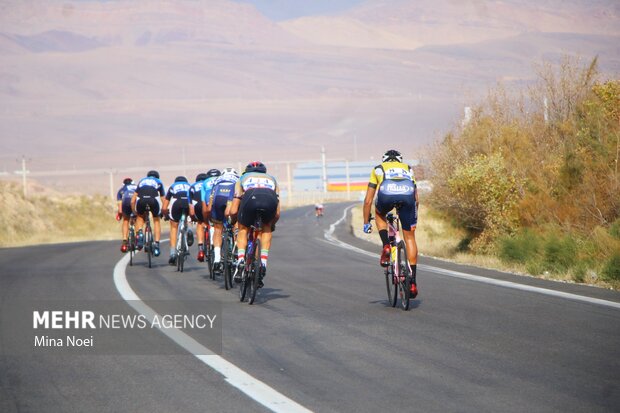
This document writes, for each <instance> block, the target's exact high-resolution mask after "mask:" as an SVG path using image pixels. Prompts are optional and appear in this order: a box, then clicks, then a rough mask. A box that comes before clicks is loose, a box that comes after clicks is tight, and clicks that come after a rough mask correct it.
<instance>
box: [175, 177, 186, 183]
mask: <svg viewBox="0 0 620 413" xmlns="http://www.w3.org/2000/svg"><path fill="white" fill-rule="evenodd" d="M174 182H187V178H186V177H184V176H177V177H176V178H174Z"/></svg>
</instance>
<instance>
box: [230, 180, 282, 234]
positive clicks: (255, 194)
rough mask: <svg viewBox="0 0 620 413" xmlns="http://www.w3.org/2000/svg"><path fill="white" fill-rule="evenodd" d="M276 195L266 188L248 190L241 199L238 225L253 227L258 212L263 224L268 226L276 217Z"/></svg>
mask: <svg viewBox="0 0 620 413" xmlns="http://www.w3.org/2000/svg"><path fill="white" fill-rule="evenodd" d="M278 202H279V201H278V195H277V194H276V193H275V191H272V190H271V189H268V188H252V189H248V190H247V191H246V192H245V193H244V194H243V198H241V205H240V206H239V223H240V224H241V225H244V226H246V227H249V226H252V225H254V223H255V222H256V218H257V215H258V212H259V211H260V212H261V214H262V220H263V224H268V223H270V222H271V221H273V219H274V218H275V216H276V212H277V210H278Z"/></svg>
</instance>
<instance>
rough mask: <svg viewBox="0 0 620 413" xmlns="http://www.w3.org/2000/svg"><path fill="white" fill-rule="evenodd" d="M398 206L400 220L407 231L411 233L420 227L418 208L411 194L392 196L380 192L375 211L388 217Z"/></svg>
mask: <svg viewBox="0 0 620 413" xmlns="http://www.w3.org/2000/svg"><path fill="white" fill-rule="evenodd" d="M396 205H399V206H400V208H399V209H398V218H399V219H400V222H401V225H402V227H403V229H404V230H405V231H410V230H411V229H412V228H415V227H416V225H418V208H417V207H416V202H415V198H414V197H413V196H411V194H407V195H392V194H384V193H382V192H379V194H378V195H377V200H376V202H375V209H376V210H377V212H378V213H379V214H381V215H386V214H387V213H388V212H390V211H391V210H392V209H393V208H394V207H395V206H396Z"/></svg>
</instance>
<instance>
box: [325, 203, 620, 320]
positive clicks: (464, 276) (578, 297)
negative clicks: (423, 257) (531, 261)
mask: <svg viewBox="0 0 620 413" xmlns="http://www.w3.org/2000/svg"><path fill="white" fill-rule="evenodd" d="M354 206H355V205H351V206H348V207H347V208H345V209H344V213H343V215H342V217H341V218H340V219H339V220H338V221H336V222H334V223H333V224H331V225H330V226H329V230H326V231H325V239H326V240H327V241H328V242H330V243H331V244H333V245H337V246H339V247H341V248H346V249H348V250H351V251H355V252H358V253H360V254H364V255H367V256H370V257H373V258H375V257H376V258H379V254H375V253H372V252H368V251H366V250H363V249H361V248H358V247H356V246H353V245H351V244H347V243H346V242H344V241H341V240H339V239H337V238H336V237H335V236H334V231H335V230H336V226H338V225H339V224H340V223H341V222H342V221H344V220H345V219H346V218H347V213H348V212H349V210H350V209H351V208H353V207H354ZM418 268H420V269H421V270H424V271H429V272H433V273H436V274H441V275H447V276H449V277H455V278H461V279H465V280H470V281H476V282H481V283H485V284H491V285H496V286H500V287H505V288H512V289H515V290H521V291H529V292H534V293H538V294H545V295H550V296H553V297H560V298H566V299H569V300H574V301H582V302H586V303H590V304H598V305H602V306H606V307H612V308H618V309H620V303H617V302H614V301H609V300H603V299H600V298H592V297H586V296H583V295H579V294H571V293H566V292H562V291H556V290H550V289H548V288H541V287H534V286H531V285H526V284H519V283H515V282H511V281H504V280H497V279H494V278H488V277H482V276H480V275H473V274H467V273H464V272H459V271H452V270H446V269H443V268H439V267H434V266H431V265H424V264H418Z"/></svg>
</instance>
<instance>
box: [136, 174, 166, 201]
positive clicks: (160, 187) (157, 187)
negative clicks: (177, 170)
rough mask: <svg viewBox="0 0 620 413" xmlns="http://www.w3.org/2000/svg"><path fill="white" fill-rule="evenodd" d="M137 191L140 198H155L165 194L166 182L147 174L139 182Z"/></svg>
mask: <svg viewBox="0 0 620 413" xmlns="http://www.w3.org/2000/svg"><path fill="white" fill-rule="evenodd" d="M136 192H137V193H138V197H140V198H155V197H157V196H164V194H165V191H164V184H163V183H162V182H161V181H160V180H159V179H158V178H154V177H152V176H147V177H146V178H142V179H141V180H140V182H138V185H137V188H136Z"/></svg>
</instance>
